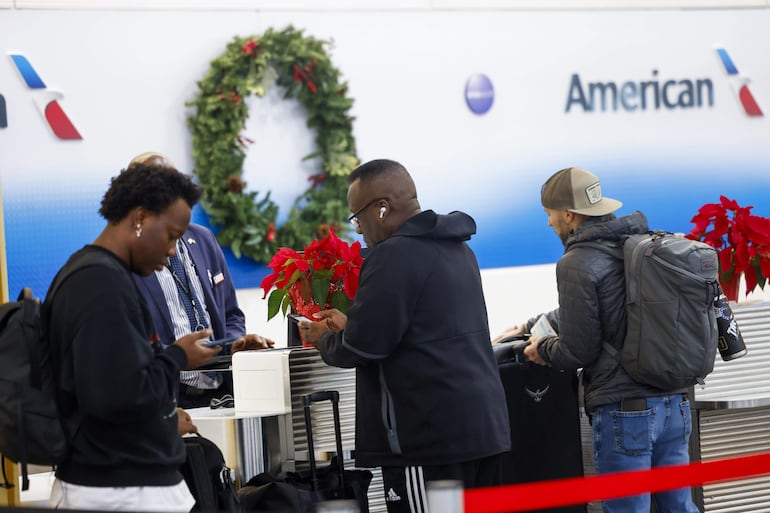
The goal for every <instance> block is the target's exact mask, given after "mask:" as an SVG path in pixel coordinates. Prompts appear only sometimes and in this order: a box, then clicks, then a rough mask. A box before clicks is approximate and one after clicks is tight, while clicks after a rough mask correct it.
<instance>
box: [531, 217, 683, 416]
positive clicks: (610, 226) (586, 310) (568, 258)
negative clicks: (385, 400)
mask: <svg viewBox="0 0 770 513" xmlns="http://www.w3.org/2000/svg"><path fill="white" fill-rule="evenodd" d="M647 230H648V228H647V218H646V217H645V216H644V214H642V213H641V212H634V213H633V214H630V215H627V216H624V217H620V218H618V217H616V216H615V215H614V214H609V215H606V216H602V217H590V218H588V219H586V220H585V221H584V222H583V223H582V224H581V225H580V226H579V227H578V229H577V230H576V231H575V232H574V233H572V234H570V236H569V238H568V239H567V241H566V243H565V244H564V256H562V257H561V259H559V262H558V263H557V264H556V282H557V285H558V291H559V309H558V310H555V311H553V312H549V313H548V314H546V316H547V317H548V319H549V320H550V321H551V324H552V325H553V326H554V327H555V329H556V331H557V332H558V336H555V337H548V338H546V339H545V340H543V341H542V342H541V343H540V345H539V346H538V352H539V353H540V355H541V356H542V357H543V359H544V360H545V361H546V362H547V363H549V364H550V365H551V366H553V367H555V368H557V369H567V370H574V369H579V368H581V367H582V368H583V387H584V394H585V397H584V401H585V405H586V411H589V412H590V411H591V410H592V409H593V408H594V407H596V406H600V405H602V404H609V403H614V402H619V401H620V400H622V399H625V398H630V397H648V396H654V395H661V394H663V393H668V392H671V393H673V392H678V390H677V391H662V390H660V389H657V388H653V387H649V386H646V385H643V384H641V383H637V382H635V381H633V380H632V379H631V378H630V377H629V376H628V374H626V372H625V371H624V370H623V368H622V367H621V366H620V364H619V362H618V361H617V358H616V357H613V356H612V355H611V354H609V353H608V352H607V351H606V350H604V344H609V345H610V346H612V347H616V348H619V347H621V346H622V345H623V338H624V337H625V333H626V306H625V305H626V292H625V278H624V274H623V260H622V258H623V240H624V239H625V237H626V236H628V235H633V234H637V233H645V232H646V231H647ZM587 241H593V242H600V243H602V244H606V245H607V246H609V247H611V248H614V250H615V251H616V252H617V256H612V255H610V254H608V253H606V252H604V251H602V250H599V249H596V248H592V247H590V246H585V245H580V244H579V243H580V242H587ZM534 321H535V319H531V320H530V321H528V323H527V328H531V326H532V324H533V323H534Z"/></svg>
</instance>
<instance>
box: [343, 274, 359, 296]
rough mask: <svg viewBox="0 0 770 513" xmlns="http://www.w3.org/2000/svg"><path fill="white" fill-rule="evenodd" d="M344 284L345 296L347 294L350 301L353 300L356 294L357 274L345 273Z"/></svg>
mask: <svg viewBox="0 0 770 513" xmlns="http://www.w3.org/2000/svg"><path fill="white" fill-rule="evenodd" d="M356 271H357V270H356ZM344 283H345V294H347V296H348V297H349V298H350V299H354V298H355V297H356V292H358V272H349V273H347V274H346V275H345V278H344Z"/></svg>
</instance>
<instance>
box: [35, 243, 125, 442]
mask: <svg viewBox="0 0 770 513" xmlns="http://www.w3.org/2000/svg"><path fill="white" fill-rule="evenodd" d="M98 265H100V266H103V267H111V268H113V269H117V270H121V271H124V272H126V269H125V267H123V266H122V264H120V263H119V262H117V261H116V260H115V258H113V257H111V256H110V255H108V254H106V253H104V252H103V251H101V250H97V251H89V252H87V253H85V254H83V255H79V256H78V257H76V258H75V259H71V260H69V261H67V263H66V264H64V267H62V268H61V270H60V271H59V272H58V274H57V275H56V276H55V277H54V280H53V283H52V284H51V287H50V288H49V289H48V293H47V294H46V297H45V301H44V302H43V306H45V305H47V306H50V305H51V303H52V301H53V298H54V296H55V295H56V292H58V291H59V288H61V286H62V285H63V284H64V282H66V281H67V280H68V279H69V278H70V277H71V276H72V275H74V274H75V273H76V272H78V271H80V270H82V269H85V268H87V267H94V266H98ZM40 315H41V321H43V322H41V326H42V328H41V329H42V330H43V335H44V336H43V337H42V340H43V342H44V343H45V344H46V345H47V346H48V353H49V358H53V355H54V352H53V351H52V348H51V346H50V343H51V342H50V340H49V338H48V336H47V335H46V332H47V331H48V321H49V319H48V309H47V308H45V309H44V308H41V309H40ZM32 367H33V368H32V369H31V371H30V372H31V373H32V374H33V375H34V374H35V373H37V374H38V376H39V375H40V369H39V368H37V369H35V367H38V366H37V365H32ZM50 368H51V373H52V374H53V378H54V383H55V388H56V390H57V394H56V407H57V409H58V410H59V411H61V404H60V403H59V394H58V391H59V386H58V385H59V373H58V372H57V367H56V365H51V366H50ZM62 420H63V419H62ZM81 422H82V417H81V416H80V415H77V418H76V419H75V420H74V421H73V422H72V423H69V426H67V425H64V426H63V427H64V428H65V430H64V432H65V435H66V436H67V439H68V444H69V443H71V441H72V440H73V439H74V438H75V434H76V433H77V431H78V430H79V429H80V424H81ZM62 423H63V424H67V423H65V422H62ZM67 427H70V428H71V430H70V429H67Z"/></svg>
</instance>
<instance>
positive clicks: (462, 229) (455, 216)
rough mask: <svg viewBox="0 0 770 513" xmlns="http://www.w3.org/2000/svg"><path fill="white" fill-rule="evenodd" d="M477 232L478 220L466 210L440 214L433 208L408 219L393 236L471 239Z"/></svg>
mask: <svg viewBox="0 0 770 513" xmlns="http://www.w3.org/2000/svg"><path fill="white" fill-rule="evenodd" d="M475 233H476V221H474V220H473V218H472V217H471V216H469V215H468V214H466V213H464V212H459V211H454V212H450V213H449V214H446V215H439V214H436V213H435V212H434V211H433V210H425V211H423V212H420V213H419V214H416V215H414V216H412V217H410V218H409V219H407V220H406V221H405V222H404V224H402V225H401V226H400V227H399V229H398V230H396V233H394V234H393V236H394V237H398V236H402V237H423V238H428V239H447V240H460V241H464V240H470V238H471V235H473V234H475Z"/></svg>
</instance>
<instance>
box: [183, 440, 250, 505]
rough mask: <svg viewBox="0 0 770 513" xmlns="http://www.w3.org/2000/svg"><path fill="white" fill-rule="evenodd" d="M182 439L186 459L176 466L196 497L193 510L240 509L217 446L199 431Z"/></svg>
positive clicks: (223, 459)
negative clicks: (178, 466)
mask: <svg viewBox="0 0 770 513" xmlns="http://www.w3.org/2000/svg"><path fill="white" fill-rule="evenodd" d="M182 440H183V441H184V446H185V449H186V451H187V461H185V463H184V464H183V465H182V467H181V468H180V469H179V470H180V471H181V473H182V476H184V480H185V482H186V483H187V486H188V488H190V492H191V493H192V495H193V497H195V506H194V507H193V509H192V511H200V512H202V513H209V512H214V511H216V512H222V513H225V512H226V513H231V512H232V513H235V512H239V511H240V506H239V504H238V494H237V492H236V491H235V486H234V485H233V481H232V477H231V476H230V469H229V468H228V467H227V465H225V458H224V456H223V455H222V451H221V450H220V449H219V447H217V445H216V444H215V443H214V442H212V441H211V440H209V439H208V438H204V437H202V436H200V435H195V436H186V437H184V438H182Z"/></svg>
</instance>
